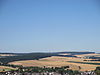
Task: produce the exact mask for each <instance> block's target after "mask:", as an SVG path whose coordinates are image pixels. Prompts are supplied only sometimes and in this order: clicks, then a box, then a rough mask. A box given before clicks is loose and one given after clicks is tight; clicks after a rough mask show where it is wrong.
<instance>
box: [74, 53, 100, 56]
mask: <svg viewBox="0 0 100 75" xmlns="http://www.w3.org/2000/svg"><path fill="white" fill-rule="evenodd" d="M75 56H77V57H85V56H100V54H95V53H94V54H81V55H75Z"/></svg>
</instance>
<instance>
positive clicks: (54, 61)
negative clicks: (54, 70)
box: [9, 56, 100, 71]
mask: <svg viewBox="0 0 100 75" xmlns="http://www.w3.org/2000/svg"><path fill="white" fill-rule="evenodd" d="M83 60H84V59H80V58H75V57H60V56H52V57H47V58H42V59H40V60H24V61H15V62H10V63H9V64H14V65H23V66H38V67H43V66H46V67H61V66H70V68H69V69H72V70H80V71H90V70H94V69H95V68H96V67H97V66H100V65H92V64H82V63H74V62H68V61H78V62H91V63H94V62H95V63H100V62H98V61H83ZM79 66H80V67H81V69H80V67H79Z"/></svg>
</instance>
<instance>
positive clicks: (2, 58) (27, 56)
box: [0, 52, 95, 63]
mask: <svg viewBox="0 0 100 75" xmlns="http://www.w3.org/2000/svg"><path fill="white" fill-rule="evenodd" d="M63 54H64V55H63ZM80 54H95V52H51V53H49V52H48V53H46V52H45V53H43V52H37V53H0V62H1V63H9V62H12V61H19V60H38V59H40V58H45V57H50V56H64V57H76V56H75V55H80Z"/></svg>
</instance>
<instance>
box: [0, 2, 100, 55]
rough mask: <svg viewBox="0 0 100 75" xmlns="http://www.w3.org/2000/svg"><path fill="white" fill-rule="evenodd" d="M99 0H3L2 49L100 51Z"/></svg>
mask: <svg viewBox="0 0 100 75" xmlns="http://www.w3.org/2000/svg"><path fill="white" fill-rule="evenodd" d="M99 4H100V1H99V0H0V52H17V53H19V52H22V53H24V52H25V53H29V52H57V51H95V52H100V5H99Z"/></svg>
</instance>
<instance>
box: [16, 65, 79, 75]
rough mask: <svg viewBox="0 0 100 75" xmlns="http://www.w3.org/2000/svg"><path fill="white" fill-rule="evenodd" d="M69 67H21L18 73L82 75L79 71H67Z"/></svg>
mask: <svg viewBox="0 0 100 75" xmlns="http://www.w3.org/2000/svg"><path fill="white" fill-rule="evenodd" d="M67 68H69V66H62V67H45V66H44V67H19V69H18V70H17V71H18V72H21V73H25V72H29V73H43V72H56V73H59V74H61V75H64V74H66V73H68V74H69V75H75V74H80V72H79V71H73V70H69V69H67Z"/></svg>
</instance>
